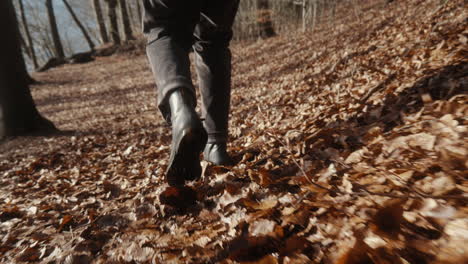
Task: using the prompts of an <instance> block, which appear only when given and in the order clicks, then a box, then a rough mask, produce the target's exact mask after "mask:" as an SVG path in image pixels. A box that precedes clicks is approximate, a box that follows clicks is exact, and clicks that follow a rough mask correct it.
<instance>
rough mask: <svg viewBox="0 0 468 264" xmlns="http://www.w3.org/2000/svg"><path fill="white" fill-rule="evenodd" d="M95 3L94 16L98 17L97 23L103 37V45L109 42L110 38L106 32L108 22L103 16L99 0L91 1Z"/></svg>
mask: <svg viewBox="0 0 468 264" xmlns="http://www.w3.org/2000/svg"><path fill="white" fill-rule="evenodd" d="M91 1H92V3H93V8H94V14H95V15H96V21H97V25H98V29H99V35H100V36H101V40H102V43H107V42H109V37H108V35H107V30H106V22H105V20H104V17H103V16H102V9H101V2H100V1H99V0H91Z"/></svg>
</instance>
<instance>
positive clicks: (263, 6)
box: [257, 0, 276, 38]
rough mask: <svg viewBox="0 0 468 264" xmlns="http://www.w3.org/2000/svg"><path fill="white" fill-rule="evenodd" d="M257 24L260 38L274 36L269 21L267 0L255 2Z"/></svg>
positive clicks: (270, 21) (269, 14)
mask: <svg viewBox="0 0 468 264" xmlns="http://www.w3.org/2000/svg"><path fill="white" fill-rule="evenodd" d="M257 24H258V27H259V30H260V32H259V33H260V37H262V38H269V37H273V36H275V35H276V32H275V30H274V28H273V22H272V20H271V9H270V3H269V0H257Z"/></svg>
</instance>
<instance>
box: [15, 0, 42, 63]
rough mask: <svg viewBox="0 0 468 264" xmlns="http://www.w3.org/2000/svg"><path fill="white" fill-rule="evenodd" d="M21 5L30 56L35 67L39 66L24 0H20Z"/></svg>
mask: <svg viewBox="0 0 468 264" xmlns="http://www.w3.org/2000/svg"><path fill="white" fill-rule="evenodd" d="M19 7H20V14H21V20H22V22H23V28H24V34H25V35H26V40H27V45H28V53H29V56H30V57H31V60H32V62H33V65H34V68H37V67H38V66H39V64H38V63H37V56H36V51H35V50H34V42H33V41H32V38H31V33H30V31H29V25H28V20H27V19H26V14H25V12H24V5H23V0H19Z"/></svg>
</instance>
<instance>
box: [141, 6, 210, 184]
mask: <svg viewBox="0 0 468 264" xmlns="http://www.w3.org/2000/svg"><path fill="white" fill-rule="evenodd" d="M143 3H144V12H145V13H144V21H143V32H144V33H145V34H146V36H147V38H148V44H147V49H146V50H147V55H148V59H149V62H150V65H151V69H152V71H153V74H154V77H155V79H156V84H157V87H158V107H159V109H160V110H161V112H162V114H163V116H164V118H165V119H166V120H167V121H168V122H169V123H171V125H172V144H171V156H170V161H169V165H168V168H167V171H166V179H167V181H168V183H169V185H171V186H181V185H184V183H185V180H192V179H195V178H198V177H200V174H201V166H200V158H199V157H200V152H201V151H202V150H203V147H204V146H205V144H206V140H207V135H206V131H205V129H204V128H203V125H202V123H201V121H200V119H199V117H198V115H197V114H196V112H195V105H196V97H195V90H194V88H193V84H192V81H191V74H190V60H189V51H190V47H191V46H192V43H193V30H194V27H195V25H196V23H197V22H198V21H199V17H200V2H199V1H196V0H191V1H184V0H144V1H143Z"/></svg>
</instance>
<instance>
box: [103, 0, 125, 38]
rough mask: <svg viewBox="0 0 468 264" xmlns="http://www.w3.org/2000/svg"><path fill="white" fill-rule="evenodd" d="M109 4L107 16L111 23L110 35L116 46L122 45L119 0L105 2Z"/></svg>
mask: <svg viewBox="0 0 468 264" xmlns="http://www.w3.org/2000/svg"><path fill="white" fill-rule="evenodd" d="M105 1H106V3H107V12H108V13H107V15H108V16H109V21H110V32H109V33H110V35H111V38H112V41H113V42H114V43H115V44H120V41H121V40H120V35H119V23H118V21H117V14H116V11H115V9H116V7H117V0H105Z"/></svg>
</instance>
